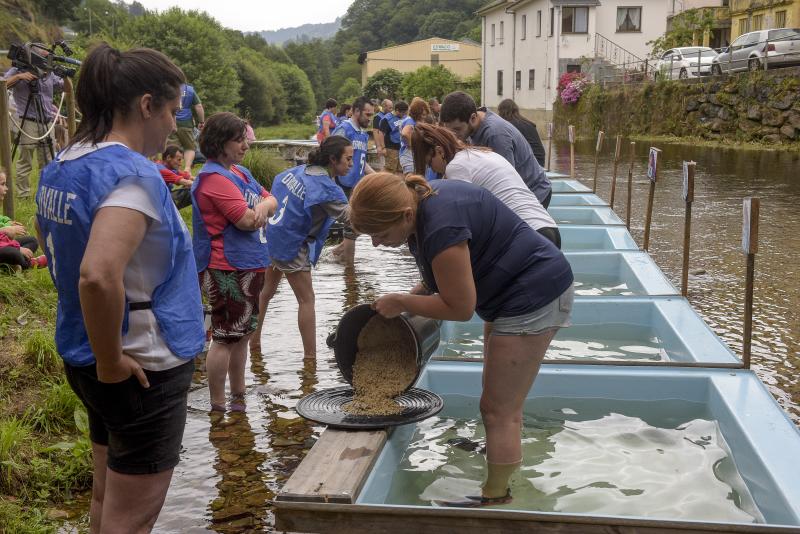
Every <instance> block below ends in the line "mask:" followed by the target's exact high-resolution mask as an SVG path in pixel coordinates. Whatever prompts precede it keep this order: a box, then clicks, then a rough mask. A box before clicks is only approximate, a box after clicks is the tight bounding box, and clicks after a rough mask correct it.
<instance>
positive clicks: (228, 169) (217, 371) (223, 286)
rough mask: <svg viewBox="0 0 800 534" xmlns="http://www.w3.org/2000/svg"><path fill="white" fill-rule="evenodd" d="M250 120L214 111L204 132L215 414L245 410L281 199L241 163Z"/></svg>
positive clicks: (201, 225) (201, 237)
mask: <svg viewBox="0 0 800 534" xmlns="http://www.w3.org/2000/svg"><path fill="white" fill-rule="evenodd" d="M245 132H246V124H245V121H244V120H242V119H240V118H239V117H237V116H236V115H234V114H233V113H228V112H221V113H215V114H214V115H212V116H211V118H209V119H208V122H206V126H205V128H203V132H202V133H201V134H200V150H201V151H202V152H203V154H205V155H206V157H207V158H208V161H207V162H206V164H205V165H203V168H202V169H200V173H199V174H198V175H197V179H196V180H195V181H194V183H193V184H192V226H193V228H194V233H193V241H194V255H195V260H196V261H197V272H199V273H200V277H201V280H202V283H203V290H204V291H205V293H206V295H207V297H208V301H209V304H210V305H211V340H212V342H211V347H209V349H208V355H207V356H206V371H207V373H208V389H209V394H210V396H211V411H214V412H224V411H225V380H226V377H227V378H230V385H231V389H230V391H231V398H230V403H229V407H230V409H231V411H244V410H245V406H244V394H245V383H244V371H245V366H246V364H247V342H248V341H249V340H250V338H251V337H252V335H253V332H254V331H255V328H256V324H257V323H258V294H259V292H260V291H261V287H262V286H263V285H264V270H265V268H266V266H267V265H269V259H268V258H267V236H266V227H265V225H266V221H267V217H269V216H270V215H272V214H273V213H275V208H276V203H275V199H274V198H273V197H272V196H270V194H269V193H268V192H267V191H266V190H264V188H263V187H261V184H259V183H258V182H257V181H256V179H255V178H253V175H252V174H250V171H249V170H247V169H246V168H245V167H242V166H241V165H240V163H241V162H242V159H244V155H245V153H246V152H247V150H248V148H249V147H248V144H247V139H246V138H245Z"/></svg>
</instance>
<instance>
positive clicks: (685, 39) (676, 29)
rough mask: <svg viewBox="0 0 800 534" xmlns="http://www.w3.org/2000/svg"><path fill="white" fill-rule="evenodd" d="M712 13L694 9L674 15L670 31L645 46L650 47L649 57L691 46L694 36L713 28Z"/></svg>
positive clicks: (706, 10)
mask: <svg viewBox="0 0 800 534" xmlns="http://www.w3.org/2000/svg"><path fill="white" fill-rule="evenodd" d="M715 20H716V19H715V17H714V12H713V11H712V10H710V9H703V8H695V9H687V10H686V11H684V12H682V13H680V14H678V15H676V16H675V17H673V19H672V29H670V31H668V32H666V33H665V34H664V35H662V36H661V37H659V38H658V39H655V40H653V41H648V42H647V45H648V46H651V47H652V52H651V55H652V56H653V57H657V56H659V55H661V54H662V53H664V52H666V51H667V50H669V49H670V48H675V47H678V46H691V45H692V40H693V39H694V34H695V33H696V32H699V33H700V34H701V35H702V33H703V31H705V30H710V29H711V28H712V27H713V26H714V21H715Z"/></svg>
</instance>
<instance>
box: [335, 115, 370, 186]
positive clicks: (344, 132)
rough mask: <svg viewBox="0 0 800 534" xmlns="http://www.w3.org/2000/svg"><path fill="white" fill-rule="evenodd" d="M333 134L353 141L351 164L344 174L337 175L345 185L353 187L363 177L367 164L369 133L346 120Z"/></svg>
mask: <svg viewBox="0 0 800 534" xmlns="http://www.w3.org/2000/svg"><path fill="white" fill-rule="evenodd" d="M333 134H334V135H341V136H342V137H346V138H347V139H349V140H350V142H351V143H353V166H352V167H351V168H350V172H348V173H347V175H345V176H340V177H339V182H340V183H341V184H342V185H343V186H345V187H350V188H352V187H355V186H356V184H357V183H358V182H359V181H360V180H361V178H363V177H364V168H365V166H366V164H367V142H368V141H369V134H368V133H367V132H365V131H363V130H356V128H355V126H353V122H352V121H350V120H346V121H344V122H342V123H341V124H340V125H339V126H337V127H336V131H335V132H333Z"/></svg>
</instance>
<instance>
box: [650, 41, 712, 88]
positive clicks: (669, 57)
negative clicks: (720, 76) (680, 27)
mask: <svg viewBox="0 0 800 534" xmlns="http://www.w3.org/2000/svg"><path fill="white" fill-rule="evenodd" d="M715 57H717V52H716V51H715V50H714V49H713V48H708V47H707V46H681V47H678V48H671V49H669V50H667V51H666V52H664V53H663V54H661V57H660V58H658V62H657V63H656V67H655V77H656V79H665V80H678V79H680V80H685V79H687V78H696V77H698V76H708V75H710V74H711V62H712V60H713V59H714V58H715Z"/></svg>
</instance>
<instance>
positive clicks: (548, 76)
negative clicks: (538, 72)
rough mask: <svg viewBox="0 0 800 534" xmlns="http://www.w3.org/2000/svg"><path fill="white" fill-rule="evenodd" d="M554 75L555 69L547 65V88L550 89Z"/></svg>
mask: <svg viewBox="0 0 800 534" xmlns="http://www.w3.org/2000/svg"><path fill="white" fill-rule="evenodd" d="M552 77H553V69H551V68H550V67H547V88H548V89H550V79H551V78H552Z"/></svg>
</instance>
